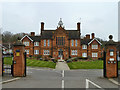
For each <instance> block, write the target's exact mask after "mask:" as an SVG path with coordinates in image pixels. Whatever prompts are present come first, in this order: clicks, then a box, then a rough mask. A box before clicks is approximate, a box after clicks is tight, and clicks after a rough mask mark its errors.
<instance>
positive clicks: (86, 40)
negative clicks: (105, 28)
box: [81, 38, 102, 45]
mask: <svg viewBox="0 0 120 90" xmlns="http://www.w3.org/2000/svg"><path fill="white" fill-rule="evenodd" d="M94 40H96V41H97V42H98V43H99V44H100V45H102V43H101V42H100V41H98V40H97V38H94V39H86V38H84V39H81V44H82V45H83V44H85V45H90V44H91V43H92V42H93V41H94Z"/></svg>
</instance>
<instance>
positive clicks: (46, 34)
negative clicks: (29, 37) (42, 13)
mask: <svg viewBox="0 0 120 90" xmlns="http://www.w3.org/2000/svg"><path fill="white" fill-rule="evenodd" d="M54 31H55V30H44V31H42V35H41V39H52V36H53V33H54Z"/></svg>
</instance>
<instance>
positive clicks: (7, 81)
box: [0, 77, 21, 84]
mask: <svg viewBox="0 0 120 90" xmlns="http://www.w3.org/2000/svg"><path fill="white" fill-rule="evenodd" d="M19 79H21V77H18V78H14V79H10V80H6V81H2V82H0V83H1V84H5V83H9V82H13V81H16V80H19Z"/></svg>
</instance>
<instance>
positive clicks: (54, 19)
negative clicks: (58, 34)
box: [0, 2, 118, 41]
mask: <svg viewBox="0 0 120 90" xmlns="http://www.w3.org/2000/svg"><path fill="white" fill-rule="evenodd" d="M0 7H2V10H1V9H0V11H1V12H2V18H0V19H1V20H2V21H0V23H1V22H2V32H4V31H10V32H12V33H20V32H24V33H30V32H32V31H33V32H35V33H36V34H40V23H41V22H44V23H45V26H44V27H45V29H51V30H55V29H56V28H57V25H58V22H59V20H60V18H62V21H63V23H64V26H65V29H66V30H76V29H77V22H81V35H82V36H85V35H86V34H91V33H93V32H94V33H95V36H96V37H99V38H101V39H103V40H108V36H109V35H110V34H112V35H113V37H114V38H113V39H114V40H115V41H117V40H118V2H4V3H2V4H0ZM80 18H81V19H80Z"/></svg>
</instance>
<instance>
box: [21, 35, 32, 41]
mask: <svg viewBox="0 0 120 90" xmlns="http://www.w3.org/2000/svg"><path fill="white" fill-rule="evenodd" d="M25 37H27V38H28V39H30V40H31V41H33V40H32V39H31V38H30V37H29V36H28V35H25V36H24V37H23V38H21V40H20V41H22V40H23V39H24V38H25Z"/></svg>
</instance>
